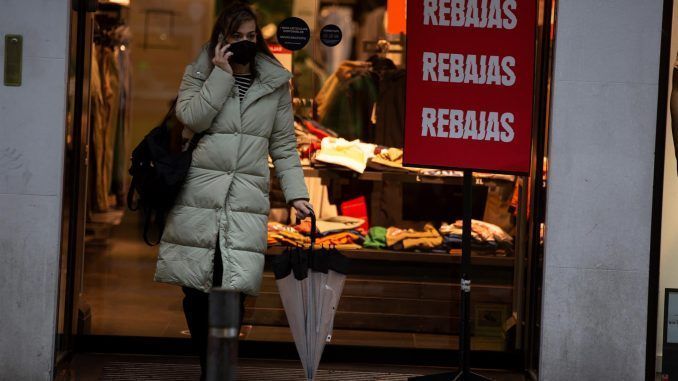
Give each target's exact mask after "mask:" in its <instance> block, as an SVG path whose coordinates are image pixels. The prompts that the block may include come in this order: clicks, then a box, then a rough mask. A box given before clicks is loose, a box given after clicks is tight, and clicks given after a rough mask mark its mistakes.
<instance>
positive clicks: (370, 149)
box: [315, 138, 376, 173]
mask: <svg viewBox="0 0 678 381" xmlns="http://www.w3.org/2000/svg"><path fill="white" fill-rule="evenodd" d="M375 148H376V146H375V145H374V144H367V143H361V142H360V141H359V140H354V141H350V142H349V141H347V140H345V139H342V138H325V139H323V140H322V143H321V147H320V151H318V152H317V153H316V156H315V160H317V161H321V162H323V163H327V164H335V165H340V166H342V167H346V168H349V169H352V170H354V171H356V172H358V173H363V172H365V168H366V167H367V161H368V160H369V159H370V158H371V157H373V156H374V149H375Z"/></svg>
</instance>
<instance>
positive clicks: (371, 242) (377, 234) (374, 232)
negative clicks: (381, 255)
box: [364, 226, 386, 249]
mask: <svg viewBox="0 0 678 381" xmlns="http://www.w3.org/2000/svg"><path fill="white" fill-rule="evenodd" d="M364 246H365V247H366V248H369V249H383V248H385V247H386V228H385V227H381V226H373V227H371V228H370V230H369V232H368V233H367V237H365V243H364Z"/></svg>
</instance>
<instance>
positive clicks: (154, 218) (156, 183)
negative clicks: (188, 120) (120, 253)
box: [127, 99, 204, 246]
mask: <svg viewBox="0 0 678 381" xmlns="http://www.w3.org/2000/svg"><path fill="white" fill-rule="evenodd" d="M175 110H176V99H175V100H174V102H173V103H172V106H171V108H170V110H169V112H168V113H167V115H166V116H165V118H164V119H163V121H162V123H160V125H159V126H157V127H155V128H154V129H153V130H151V132H149V133H148V135H146V136H145V137H144V139H143V140H142V141H141V143H139V145H138V146H136V148H134V150H133V151H132V159H131V166H130V169H129V174H130V175H131V176H132V181H131V183H130V187H129V190H128V192H127V207H128V208H129V209H130V210H132V211H137V210H139V211H141V213H142V214H143V218H144V228H143V237H144V241H145V242H146V243H147V244H148V245H150V246H155V245H157V244H158V243H160V239H161V237H162V232H163V230H164V228H165V219H166V217H167V213H169V211H170V209H171V208H172V206H174V202H175V200H176V198H177V196H178V195H179V192H180V191H181V187H182V186H183V184H184V182H185V180H186V175H187V174H188V170H189V168H190V167H191V159H192V156H193V150H194V149H195V147H196V146H197V145H198V141H199V140H200V138H202V136H203V135H204V133H203V134H196V135H194V136H193V138H192V139H191V141H190V142H189V144H188V149H186V150H183V149H182V139H181V131H182V130H183V128H184V126H183V124H181V122H180V121H179V120H178V119H177V118H176V115H175V114H176V112H175ZM135 195H136V197H135ZM135 198H136V203H135ZM154 223H155V226H156V227H157V230H158V238H157V240H155V241H151V240H150V238H149V232H150V230H151V226H152V225H153V224H154Z"/></svg>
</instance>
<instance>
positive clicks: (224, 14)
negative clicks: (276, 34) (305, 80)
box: [209, 1, 278, 75]
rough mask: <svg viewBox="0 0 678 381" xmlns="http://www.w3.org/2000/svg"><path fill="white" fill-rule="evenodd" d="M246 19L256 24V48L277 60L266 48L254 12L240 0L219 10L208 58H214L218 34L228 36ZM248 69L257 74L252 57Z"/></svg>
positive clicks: (266, 45)
mask: <svg viewBox="0 0 678 381" xmlns="http://www.w3.org/2000/svg"><path fill="white" fill-rule="evenodd" d="M246 21H254V24H255V25H256V33H257V42H256V44H257V50H258V51H259V52H260V53H263V54H265V55H267V56H268V57H270V58H271V59H273V61H274V62H278V60H277V59H276V58H275V56H274V55H273V53H271V50H270V49H269V48H268V44H266V41H264V37H263V36H262V34H261V28H259V22H258V20H257V16H256V14H255V13H254V11H253V10H252V8H250V6H249V5H248V4H247V3H245V2H242V1H235V2H233V3H231V4H229V5H228V6H226V8H224V10H223V11H221V13H220V14H219V17H217V22H216V23H215V24H214V28H212V36H211V37H210V44H209V55H210V59H212V58H214V49H215V48H216V47H217V45H218V44H219V35H220V34H222V33H223V34H224V37H228V36H230V35H232V34H234V33H235V32H237V31H238V29H239V28H240V26H241V25H242V23H244V22H246ZM250 70H251V72H252V74H253V75H256V74H257V73H256V65H255V59H252V61H251V62H250Z"/></svg>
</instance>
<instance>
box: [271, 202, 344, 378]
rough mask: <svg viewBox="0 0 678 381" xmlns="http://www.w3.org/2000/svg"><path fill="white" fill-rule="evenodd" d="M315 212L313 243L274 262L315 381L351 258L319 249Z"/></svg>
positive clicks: (302, 356) (304, 359)
mask: <svg viewBox="0 0 678 381" xmlns="http://www.w3.org/2000/svg"><path fill="white" fill-rule="evenodd" d="M316 232H317V229H316V221H315V216H314V215H311V245H310V246H309V247H308V248H292V249H288V250H286V251H285V252H284V253H283V254H281V255H279V256H278V257H277V258H275V260H274V261H273V271H274V273H275V278H276V283H277V285H278V291H279V292H280V298H281V299H282V303H283V307H284V308H285V314H286V315H287V321H288V322H289V324H290V329H291V330H292V337H293V338H294V343H295V345H296V347H297V352H299V358H300V359H301V364H302V366H303V368H304V370H305V372H306V378H307V380H314V378H315V373H316V370H317V369H318V365H319V364H320V358H321V357H322V352H323V349H324V348H325V344H326V343H328V342H329V341H330V340H331V339H332V327H333V324H334V316H335V314H336V311H337V306H338V305H339V299H340V297H341V292H342V290H343V289H344V282H345V280H346V274H347V272H348V265H349V260H348V258H346V257H344V256H343V255H341V253H339V251H337V250H335V249H325V248H320V249H316V248H315V247H314V246H315V238H316Z"/></svg>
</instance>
